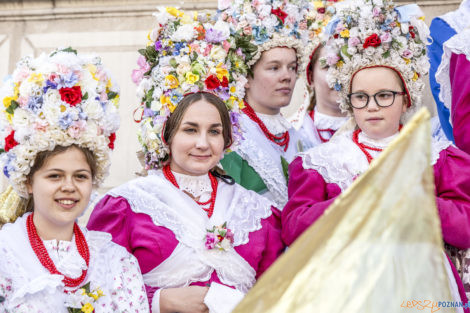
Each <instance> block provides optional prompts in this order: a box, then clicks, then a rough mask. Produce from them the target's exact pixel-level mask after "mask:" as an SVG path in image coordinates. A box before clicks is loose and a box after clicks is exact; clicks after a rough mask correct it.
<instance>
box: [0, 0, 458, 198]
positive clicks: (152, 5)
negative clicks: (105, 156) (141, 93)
mask: <svg viewBox="0 0 470 313" xmlns="http://www.w3.org/2000/svg"><path fill="white" fill-rule="evenodd" d="M395 2H396V3H403V4H407V3H418V4H419V5H420V6H421V8H422V9H423V11H424V12H425V14H426V22H427V23H428V24H429V23H430V22H431V20H432V18H434V17H435V16H439V15H441V14H443V13H445V12H448V11H451V10H455V9H456V8H457V7H458V6H459V4H460V2H461V1H460V0H424V1H403V0H395ZM157 6H177V7H181V8H183V9H187V10H204V9H210V10H215V9H216V7H217V1H215V0H214V1H197V0H186V1H184V2H183V1H157V0H154V1H151V0H16V1H15V0H11V1H10V0H0V85H1V84H2V82H3V78H4V77H5V76H6V75H8V74H9V73H11V72H12V71H13V69H14V68H15V64H16V62H17V61H18V60H19V59H20V58H21V57H23V56H26V55H34V56H37V55H39V54H40V53H42V52H46V53H48V52H50V51H52V50H54V49H55V48H57V47H68V46H72V47H73V48H75V49H77V50H78V51H79V52H80V53H86V52H95V53H97V54H99V55H100V56H101V57H102V59H103V62H104V64H105V65H106V67H107V68H108V69H109V70H110V71H111V73H112V74H113V77H114V78H115V79H116V81H117V82H118V83H119V85H120V87H121V128H120V130H119V132H118V134H117V140H116V143H115V147H116V148H115V151H114V154H113V157H112V166H111V169H110V175H109V177H108V179H107V180H106V181H105V183H104V185H103V187H102V189H101V190H100V193H103V192H105V191H106V190H108V189H109V188H112V187H114V186H116V185H119V184H121V183H123V182H125V181H127V180H130V179H132V178H134V177H135V173H136V172H139V171H140V170H141V165H140V163H139V162H138V160H137V157H136V151H137V150H138V149H139V144H138V142H137V138H136V129H137V126H136V125H135V123H134V122H133V111H134V110H135V109H136V108H137V106H138V104H139V103H138V99H137V97H136V96H135V88H136V86H135V85H134V83H133V82H132V81H131V78H130V77H131V76H130V74H131V72H132V69H134V68H136V60H137V58H138V53H137V50H138V49H141V48H143V47H145V45H146V43H147V34H148V32H149V30H151V28H152V27H153V26H154V25H155V20H154V18H153V16H152V13H153V12H154V11H155V10H156V7H157ZM300 84H301V83H299V84H298V85H300ZM299 89H302V88H299ZM302 94H303V93H302V92H297V94H296V95H295V97H294V99H293V103H292V104H291V106H290V108H287V110H286V111H285V112H286V114H290V113H291V112H292V111H295V106H296V105H297V104H298V103H299V101H300V99H301V98H302ZM425 100H427V101H428V103H430V104H431V105H430V107H432V106H433V105H434V101H433V99H432V97H431V96H430V92H429V90H428V91H427V95H426V97H425ZM2 176H3V175H2ZM4 186H5V180H4V179H3V178H2V183H1V184H0V188H1V189H2V190H3V188H4Z"/></svg>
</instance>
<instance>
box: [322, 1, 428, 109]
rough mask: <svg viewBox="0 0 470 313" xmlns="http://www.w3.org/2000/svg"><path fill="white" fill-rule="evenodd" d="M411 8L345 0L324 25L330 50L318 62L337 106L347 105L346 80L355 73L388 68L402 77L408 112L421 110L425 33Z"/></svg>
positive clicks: (419, 17) (415, 8) (425, 66)
mask: <svg viewBox="0 0 470 313" xmlns="http://www.w3.org/2000/svg"><path fill="white" fill-rule="evenodd" d="M423 19H424V18H423V12H422V11H421V10H420V8H419V7H418V6H417V5H415V4H410V5H406V6H401V7H395V5H394V4H393V2H392V1H390V0H362V1H357V0H356V1H346V2H343V3H342V5H341V6H340V7H338V13H337V15H336V16H335V18H334V19H333V20H332V21H331V22H330V23H329V24H328V26H327V28H326V30H325V33H326V34H327V35H328V36H329V41H328V43H327V46H328V48H329V49H330V50H329V52H328V55H327V57H326V58H324V59H323V60H321V62H325V63H326V64H327V65H328V66H329V69H328V75H327V80H328V84H329V85H330V86H331V87H332V88H335V90H337V91H339V93H340V96H341V99H340V107H341V108H342V109H343V110H345V111H351V108H350V106H349V105H348V103H347V94H348V93H349V92H350V88H351V79H352V77H354V74H355V73H357V72H358V71H359V70H361V69H363V68H367V67H371V66H387V67H390V68H392V69H394V70H395V71H396V72H397V74H398V75H399V76H401V77H402V80H403V83H404V87H405V91H406V92H407V96H408V100H409V103H410V105H411V106H412V110H410V109H409V110H408V112H407V116H410V115H411V114H412V113H413V111H414V110H416V107H419V106H420V105H421V97H422V90H423V88H424V82H423V78H424V76H425V75H426V74H427V73H428V70H429V62H428V59H427V56H426V43H427V40H428V37H429V29H428V27H427V26H426V24H425V23H424V21H423Z"/></svg>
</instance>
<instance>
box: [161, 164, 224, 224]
mask: <svg viewBox="0 0 470 313" xmlns="http://www.w3.org/2000/svg"><path fill="white" fill-rule="evenodd" d="M162 171H163V175H164V176H165V178H166V179H168V181H170V182H171V183H172V184H173V186H175V187H176V188H178V189H180V186H179V185H178V182H177V181H176V178H175V175H173V172H172V171H171V168H170V165H169V164H167V165H165V166H164V167H163V169H162ZM208 175H209V179H210V181H211V187H212V192H211V198H210V199H209V200H208V201H205V202H201V201H197V200H194V201H195V202H196V203H197V204H199V205H200V206H201V207H203V206H205V205H208V204H210V205H209V207H208V208H204V207H203V208H202V209H203V210H204V211H206V212H207V216H209V217H211V216H212V214H213V213H214V206H215V198H216V197H217V186H218V185H219V183H218V181H217V178H216V177H214V175H212V174H211V172H209V173H208Z"/></svg>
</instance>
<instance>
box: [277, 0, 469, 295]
mask: <svg viewBox="0 0 470 313" xmlns="http://www.w3.org/2000/svg"><path fill="white" fill-rule="evenodd" d="M420 16H422V12H421V10H420V9H419V7H417V6H415V5H413V6H406V8H403V7H397V8H395V7H394V5H393V3H391V1H381V2H380V4H379V2H377V1H373V2H372V1H369V0H366V1H360V2H350V3H349V4H348V6H345V7H344V8H342V9H341V10H340V12H339V13H338V15H337V17H336V18H335V19H334V20H333V21H332V22H331V23H332V25H331V27H330V25H329V29H331V37H330V38H331V40H330V41H329V42H328V45H327V48H329V49H330V50H329V51H328V54H327V57H326V62H328V64H329V66H330V68H329V70H328V79H329V83H330V85H332V86H335V88H336V89H338V90H339V91H340V95H341V103H340V105H341V108H342V109H343V110H346V111H348V112H349V113H350V114H351V115H352V116H353V117H354V119H355V121H356V124H357V127H356V129H354V130H351V131H349V132H344V133H342V134H338V136H337V137H334V139H332V140H331V141H330V142H328V143H325V144H322V145H319V146H317V147H315V148H313V149H311V150H309V151H307V152H306V153H304V154H301V155H300V156H299V157H297V158H296V159H295V160H294V161H293V162H292V163H291V164H290V167H289V175H290V177H291V179H290V180H289V201H288V203H287V205H286V207H285V208H284V210H283V212H282V224H283V229H282V235H283V239H284V240H285V242H286V244H288V245H290V244H291V243H292V242H293V241H294V240H295V239H296V238H297V237H298V236H299V235H300V234H301V233H302V232H303V231H304V230H305V229H306V228H307V227H309V226H310V225H311V224H313V223H314V222H315V221H316V220H317V219H318V218H319V217H320V216H321V215H322V214H323V212H324V211H325V210H326V209H327V208H328V206H329V205H330V204H331V203H332V202H333V201H334V200H335V198H336V197H337V196H338V195H339V194H340V193H341V192H342V191H343V190H346V189H347V188H348V187H349V185H351V183H352V182H353V181H354V179H355V178H356V177H357V176H359V175H360V174H361V173H363V172H365V171H366V170H367V168H368V166H369V163H370V162H371V161H372V160H373V159H374V158H376V157H377V156H378V155H379V154H380V152H381V151H382V150H383V149H384V148H386V147H387V145H388V144H389V143H390V142H391V141H392V140H393V139H394V138H395V137H396V136H397V135H398V132H399V131H400V128H401V125H402V123H403V122H405V121H406V119H407V117H408V116H409V114H411V113H412V112H413V111H415V110H416V108H417V107H419V106H420V105H421V92H422V89H423V87H424V84H423V81H422V78H423V77H424V76H425V74H426V73H427V70H428V67H429V66H428V61H427V59H426V54H425V44H424V42H425V40H426V38H427V34H428V29H427V26H426V25H425V24H424V22H423V21H422V20H420V19H419V17H420ZM364 17H366V18H364ZM398 25H400V26H398ZM432 164H433V166H434V173H435V185H436V202H437V207H438V210H439V215H440V218H441V224H442V233H443V237H444V241H445V242H446V243H447V244H448V245H451V246H453V247H456V248H458V249H467V248H469V247H470V176H469V175H468V173H466V171H463V170H462V169H468V168H470V156H469V155H467V154H466V153H464V152H462V151H460V150H458V149H456V148H455V147H453V146H451V144H450V143H449V142H442V141H439V142H437V141H433V144H432ZM449 177H451V179H449ZM453 270H454V274H455V282H456V285H455V290H457V289H458V293H460V295H461V297H462V299H466V297H465V293H464V291H463V286H462V283H461V280H460V278H459V277H458V275H457V272H456V271H455V268H453ZM456 293H457V292H456Z"/></svg>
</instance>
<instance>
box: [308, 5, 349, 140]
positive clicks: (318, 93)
mask: <svg viewBox="0 0 470 313" xmlns="http://www.w3.org/2000/svg"><path fill="white" fill-rule="evenodd" d="M313 3H314V8H313V10H311V12H312V13H310V14H309V19H312V20H313V22H312V23H309V24H310V26H309V38H310V43H309V45H308V47H307V51H308V52H307V53H306V54H305V57H306V58H307V62H306V63H307V66H306V77H307V86H308V88H309V91H310V97H311V99H310V107H309V111H310V112H309V115H310V117H311V118H312V120H313V125H314V130H315V131H314V132H315V135H314V141H315V145H316V144H321V143H324V142H328V141H329V140H330V138H331V137H332V136H333V135H334V133H335V132H336V131H337V130H338V129H339V128H340V127H341V126H343V124H344V123H345V122H346V121H347V120H348V119H349V117H348V116H347V113H346V112H343V111H342V110H341V109H340V107H339V103H338V100H339V94H338V91H336V90H335V89H334V88H330V87H329V86H328V83H327V81H326V73H327V71H328V64H327V63H326V62H324V59H325V57H326V49H325V48H324V47H323V46H324V43H323V42H322V39H321V38H322V37H323V30H324V28H325V27H326V25H327V24H328V22H329V21H330V20H331V17H332V16H333V15H334V14H335V12H336V8H335V7H336V3H338V1H337V0H336V1H333V0H323V1H315V2H313ZM310 16H311V18H310ZM321 60H323V61H321Z"/></svg>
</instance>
